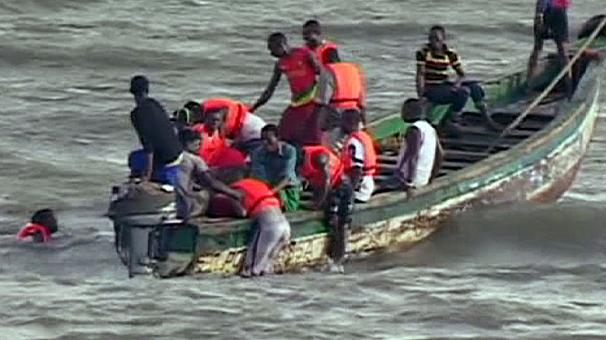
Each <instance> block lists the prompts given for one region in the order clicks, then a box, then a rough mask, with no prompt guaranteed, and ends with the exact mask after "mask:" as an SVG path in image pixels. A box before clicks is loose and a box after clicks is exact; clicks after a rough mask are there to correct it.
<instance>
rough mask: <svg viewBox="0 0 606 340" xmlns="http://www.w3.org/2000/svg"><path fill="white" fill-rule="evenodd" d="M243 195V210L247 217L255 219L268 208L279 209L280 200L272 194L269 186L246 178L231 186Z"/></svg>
mask: <svg viewBox="0 0 606 340" xmlns="http://www.w3.org/2000/svg"><path fill="white" fill-rule="evenodd" d="M231 187H232V188H233V189H236V190H241V191H242V192H243V193H244V208H245V209H246V212H247V214H248V216H251V217H255V216H256V215H257V214H259V213H260V212H262V211H263V210H265V209H266V208H268V207H276V208H278V209H279V208H280V200H279V199H278V198H277V197H276V196H275V195H274V194H273V193H272V189H271V186H269V184H267V183H265V182H263V181H260V180H258V179H254V178H246V179H243V180H240V181H238V182H236V183H234V184H232V185H231Z"/></svg>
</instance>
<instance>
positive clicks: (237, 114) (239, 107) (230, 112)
mask: <svg viewBox="0 0 606 340" xmlns="http://www.w3.org/2000/svg"><path fill="white" fill-rule="evenodd" d="M202 108H203V111H204V112H207V111H215V110H222V109H227V113H226V114H225V118H224V125H223V131H224V133H225V136H226V137H227V138H229V139H234V138H236V137H237V136H238V134H239V133H240V130H242V126H244V121H245V120H246V116H247V115H248V113H249V108H248V106H246V105H245V104H243V103H240V102H237V101H235V100H232V99H229V98H210V99H207V100H205V101H204V103H202Z"/></svg>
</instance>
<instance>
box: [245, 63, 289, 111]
mask: <svg viewBox="0 0 606 340" xmlns="http://www.w3.org/2000/svg"><path fill="white" fill-rule="evenodd" d="M280 78H282V70H280V66H279V63H276V65H275V66H274V72H273V74H272V76H271V79H270V80H269V84H267V87H266V88H265V91H263V94H261V97H259V99H258V100H257V102H256V103H255V104H254V105H253V106H252V107H251V108H250V112H255V110H256V109H258V108H259V107H261V106H263V105H265V103H267V102H268V101H269V99H271V97H272V96H273V95H274V91H275V90H276V87H277V86H278V84H279V83H280Z"/></svg>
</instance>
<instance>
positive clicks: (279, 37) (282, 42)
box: [267, 32, 288, 58]
mask: <svg viewBox="0 0 606 340" xmlns="http://www.w3.org/2000/svg"><path fill="white" fill-rule="evenodd" d="M267 49H268V50H269V53H271V55H272V56H274V57H276V58H282V57H283V56H285V55H286V53H287V52H288V41H287V39H286V36H285V35H284V34H283V33H281V32H275V33H272V34H270V35H269V37H268V38H267Z"/></svg>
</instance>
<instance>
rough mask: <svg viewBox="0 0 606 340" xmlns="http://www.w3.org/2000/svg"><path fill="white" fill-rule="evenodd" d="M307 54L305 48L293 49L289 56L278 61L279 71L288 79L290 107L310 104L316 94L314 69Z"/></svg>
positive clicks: (307, 51)
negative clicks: (290, 96)
mask: <svg viewBox="0 0 606 340" xmlns="http://www.w3.org/2000/svg"><path fill="white" fill-rule="evenodd" d="M309 54H310V52H309V50H308V49H306V48H293V49H292V50H291V52H290V54H289V55H287V56H284V57H282V58H280V61H278V66H279V67H280V70H281V71H282V73H284V74H285V75H286V78H288V84H289V85H290V92H291V94H292V98H291V102H292V103H291V105H292V106H301V105H304V104H307V103H309V102H311V101H312V100H313V99H314V96H315V93H316V69H315V68H314V66H313V64H312V63H311V61H310V59H309V57H310V55H309Z"/></svg>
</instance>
